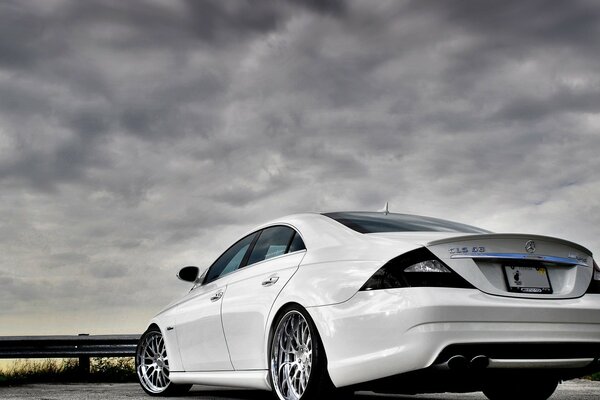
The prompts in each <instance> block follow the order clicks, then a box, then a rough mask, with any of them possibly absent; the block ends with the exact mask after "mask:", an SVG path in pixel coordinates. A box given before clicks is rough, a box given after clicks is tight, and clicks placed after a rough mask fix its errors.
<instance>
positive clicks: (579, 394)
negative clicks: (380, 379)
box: [0, 379, 600, 400]
mask: <svg viewBox="0 0 600 400" xmlns="http://www.w3.org/2000/svg"><path fill="white" fill-rule="evenodd" d="M150 398H151V397H150V396H147V395H146V394H145V393H144V392H143V391H142V389H141V388H140V386H139V385H138V384H134V383H119V384H71V385H64V384H60V385H59V384H56V385H49V384H44V385H42V384H36V385H24V386H18V387H0V399H2V400H4V399H7V400H13V399H38V400H105V399H111V400H113V399H115V400H121V399H122V400H149V399H150ZM177 398H178V399H190V400H192V399H193V400H209V399H210V400H260V399H266V400H269V399H271V397H270V393H268V392H259V391H244V390H227V389H216V390H215V389H214V388H207V387H202V386H194V387H193V388H192V390H191V391H190V392H189V394H188V395H187V396H185V397H177ZM354 398H355V400H383V399H399V400H409V399H415V400H416V399H418V400H427V399H429V400H434V399H435V400H463V399H464V400H485V399H486V397H485V396H484V395H483V394H482V393H480V392H478V393H461V394H451V393H444V394H434V395H431V394H428V395H417V396H400V395H376V394H373V393H368V392H359V393H358V394H357V395H356V396H355V397H354ZM598 399H600V382H591V381H587V380H582V379H575V380H572V381H568V382H565V383H563V384H561V385H559V387H558V389H557V390H556V392H555V393H554V395H553V396H552V397H551V400H598Z"/></svg>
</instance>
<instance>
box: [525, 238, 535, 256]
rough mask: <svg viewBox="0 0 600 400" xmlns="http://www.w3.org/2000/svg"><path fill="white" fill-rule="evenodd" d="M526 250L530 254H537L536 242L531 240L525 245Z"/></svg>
mask: <svg viewBox="0 0 600 400" xmlns="http://www.w3.org/2000/svg"><path fill="white" fill-rule="evenodd" d="M525 250H527V252H528V253H535V242H534V241H533V240H529V241H528V242H527V243H525Z"/></svg>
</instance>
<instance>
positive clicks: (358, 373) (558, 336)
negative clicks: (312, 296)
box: [308, 288, 600, 387]
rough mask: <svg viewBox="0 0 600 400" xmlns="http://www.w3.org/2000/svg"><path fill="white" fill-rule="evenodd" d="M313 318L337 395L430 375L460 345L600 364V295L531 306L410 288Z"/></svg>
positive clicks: (471, 293) (467, 292)
mask: <svg viewBox="0 0 600 400" xmlns="http://www.w3.org/2000/svg"><path fill="white" fill-rule="evenodd" d="M308 311H309V313H310V314H311V316H312V318H313V319H314V321H315V324H316V326H317V329H318V330H319V333H320V335H321V339H322V341H323V345H324V347H325V351H326V353H327V358H328V369H329V374H330V377H331V379H332V381H333V383H334V384H335V385H336V386H338V387H341V386H347V385H353V384H358V383H362V382H367V381H372V380H376V379H380V378H384V377H387V376H392V375H397V374H402V373H406V372H409V371H416V370H420V369H424V368H427V367H430V366H432V365H433V364H434V363H439V362H442V361H444V360H440V359H439V357H440V356H443V355H444V350H445V349H447V348H451V346H456V345H468V344H477V345H482V346H483V349H484V350H485V348H486V344H489V345H490V348H494V347H495V348H497V346H494V344H511V343H514V344H523V343H524V344H525V345H527V344H528V343H530V344H531V345H532V346H535V345H534V343H535V344H542V345H544V344H545V345H546V346H545V350H544V355H543V357H542V358H544V359H563V358H593V359H597V358H598V357H600V353H599V352H598V345H600V295H586V296H584V297H581V298H578V299H568V300H532V299H516V298H505V297H499V296H493V295H488V294H485V293H483V292H480V291H479V290H475V289H473V290H471V289H453V288H403V289H391V290H376V291H370V292H358V293H357V294H356V295H355V296H354V297H352V298H351V299H350V300H348V301H346V302H344V303H341V304H336V305H329V306H322V307H310V308H309V309H308ZM558 343H566V344H567V345H568V344H581V346H579V347H578V348H580V347H583V349H584V350H583V351H579V352H578V353H577V354H573V355H570V354H569V353H568V351H567V353H564V351H562V352H561V351H559V349H561V348H562V349H563V350H564V347H562V346H558V347H556V346H553V344H558ZM586 344H590V347H589V348H590V351H589V354H587V353H586V351H585V349H586V348H587V346H586ZM567 347H568V346H567ZM525 348H526V347H525ZM555 348H556V351H554V349H555ZM581 353H585V354H581ZM596 353H598V354H596ZM526 358H530V357H526ZM537 358H539V357H536V359H537Z"/></svg>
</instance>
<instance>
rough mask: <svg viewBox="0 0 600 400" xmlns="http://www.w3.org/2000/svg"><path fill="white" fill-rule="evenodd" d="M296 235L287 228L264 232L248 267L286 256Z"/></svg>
mask: <svg viewBox="0 0 600 400" xmlns="http://www.w3.org/2000/svg"><path fill="white" fill-rule="evenodd" d="M295 233H296V232H295V231H294V230H293V229H292V228H289V227H287V226H273V227H270V228H266V229H264V230H262V231H261V233H260V236H259V237H258V240H257V241H256V244H255V245H254V248H253V249H252V252H251V253H250V258H249V259H248V264H247V265H250V264H254V263H257V262H259V261H263V260H267V259H269V258H273V257H277V256H280V255H282V254H285V253H286V252H287V250H288V248H289V245H290V242H291V241H292V238H293V236H294V234H295Z"/></svg>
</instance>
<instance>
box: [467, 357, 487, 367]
mask: <svg viewBox="0 0 600 400" xmlns="http://www.w3.org/2000/svg"><path fill="white" fill-rule="evenodd" d="M470 365H471V368H474V369H484V368H487V367H488V366H489V365H490V359H489V357H486V356H475V357H473V358H472V359H471V362H470Z"/></svg>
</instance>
